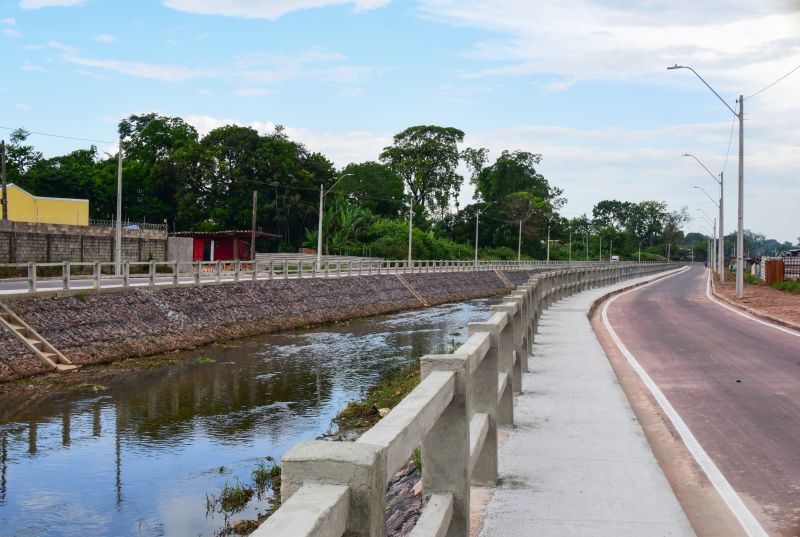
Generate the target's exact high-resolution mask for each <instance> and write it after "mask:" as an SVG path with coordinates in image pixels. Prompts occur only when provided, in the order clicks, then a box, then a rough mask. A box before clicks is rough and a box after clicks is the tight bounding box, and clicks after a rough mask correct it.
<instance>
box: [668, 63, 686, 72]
mask: <svg viewBox="0 0 800 537" xmlns="http://www.w3.org/2000/svg"><path fill="white" fill-rule="evenodd" d="M673 69H686V66H685V65H678V64H677V63H676V64H675V65H673V66H672V67H667V71H672V70H673Z"/></svg>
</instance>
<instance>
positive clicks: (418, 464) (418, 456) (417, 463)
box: [411, 448, 422, 473]
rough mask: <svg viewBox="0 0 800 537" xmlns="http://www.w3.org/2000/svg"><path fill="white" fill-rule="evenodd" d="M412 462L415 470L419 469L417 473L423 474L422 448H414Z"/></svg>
mask: <svg viewBox="0 0 800 537" xmlns="http://www.w3.org/2000/svg"><path fill="white" fill-rule="evenodd" d="M411 460H412V461H413V462H414V468H416V469H417V472H420V473H422V450H421V449H420V448H414V452H413V453H412V454H411Z"/></svg>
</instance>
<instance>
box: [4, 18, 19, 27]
mask: <svg viewBox="0 0 800 537" xmlns="http://www.w3.org/2000/svg"><path fill="white" fill-rule="evenodd" d="M0 24H2V25H4V26H16V25H17V19H15V18H14V17H8V18H7V19H3V20H0Z"/></svg>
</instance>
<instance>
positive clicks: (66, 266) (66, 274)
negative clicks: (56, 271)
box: [61, 261, 71, 290]
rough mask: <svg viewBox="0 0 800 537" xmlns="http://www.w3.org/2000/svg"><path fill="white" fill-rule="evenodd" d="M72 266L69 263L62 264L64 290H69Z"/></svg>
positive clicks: (63, 262)
mask: <svg viewBox="0 0 800 537" xmlns="http://www.w3.org/2000/svg"><path fill="white" fill-rule="evenodd" d="M70 272H71V269H70V266H69V261H62V263H61V280H62V281H61V286H62V288H63V289H64V290H66V289H69V277H70V275H71V274H70Z"/></svg>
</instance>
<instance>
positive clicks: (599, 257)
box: [597, 235, 603, 261]
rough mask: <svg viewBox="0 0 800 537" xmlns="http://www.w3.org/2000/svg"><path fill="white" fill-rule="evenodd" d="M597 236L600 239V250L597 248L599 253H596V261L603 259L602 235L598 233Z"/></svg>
mask: <svg viewBox="0 0 800 537" xmlns="http://www.w3.org/2000/svg"><path fill="white" fill-rule="evenodd" d="M597 238H598V239H600V250H599V252H600V253H598V254H597V260H598V261H602V260H603V236H602V235H598V236H597Z"/></svg>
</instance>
